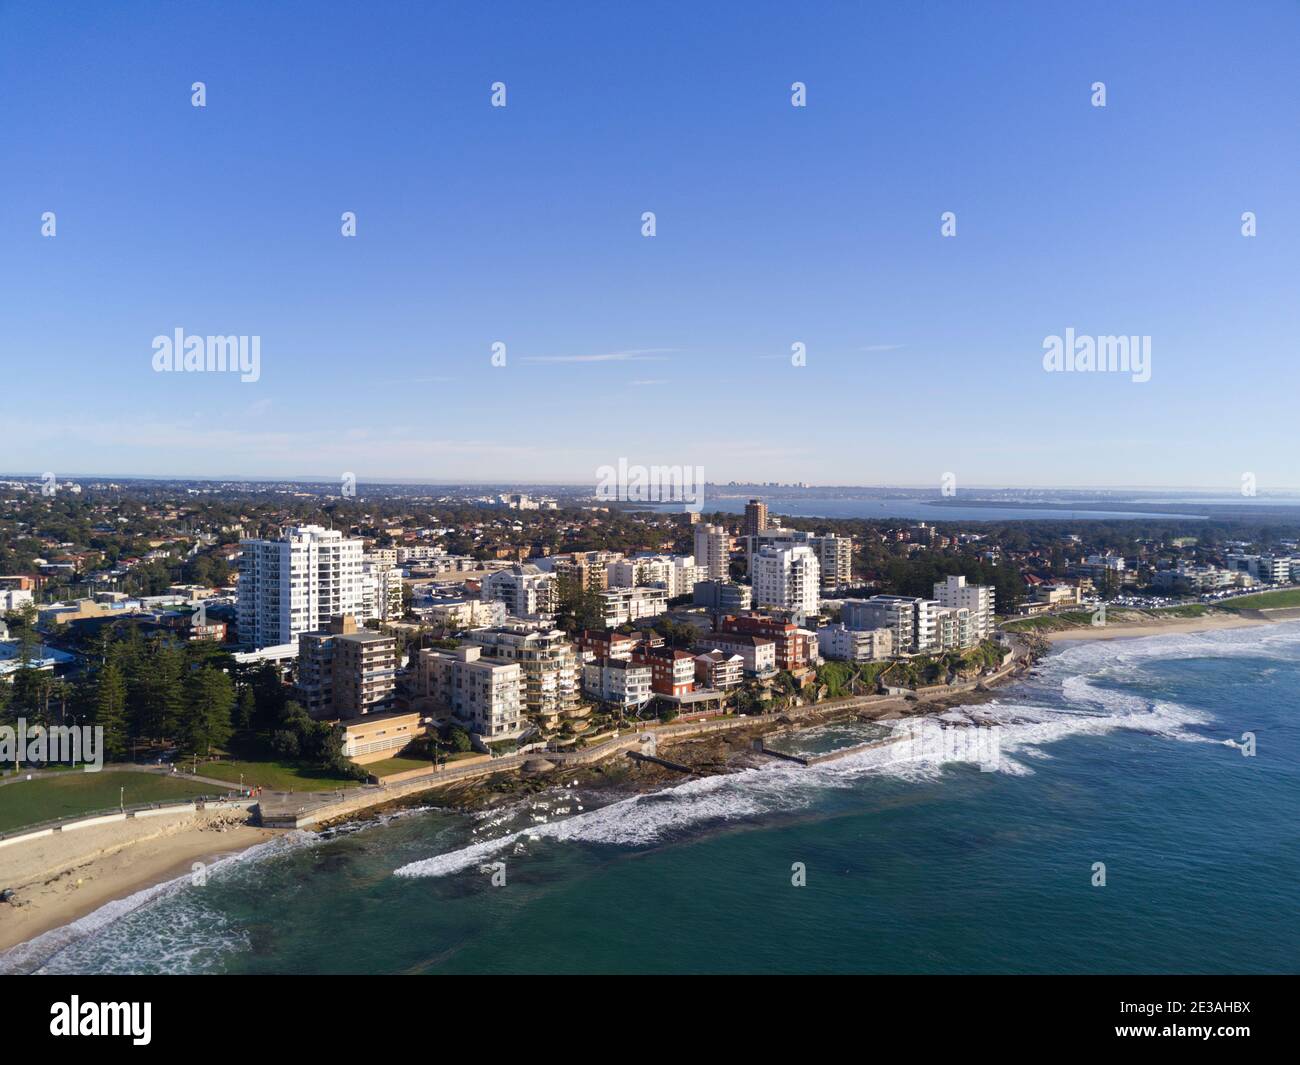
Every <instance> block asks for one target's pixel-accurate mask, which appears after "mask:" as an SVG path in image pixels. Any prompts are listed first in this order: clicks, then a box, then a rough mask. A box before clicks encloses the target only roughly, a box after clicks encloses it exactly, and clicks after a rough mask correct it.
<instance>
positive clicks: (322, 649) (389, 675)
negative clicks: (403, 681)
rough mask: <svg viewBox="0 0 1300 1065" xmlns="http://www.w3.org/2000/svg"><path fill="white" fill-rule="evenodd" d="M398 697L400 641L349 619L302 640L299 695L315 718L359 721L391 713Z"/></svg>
mask: <svg viewBox="0 0 1300 1065" xmlns="http://www.w3.org/2000/svg"><path fill="white" fill-rule="evenodd" d="M396 695H397V641H396V639H395V638H394V637H392V636H387V635H384V634H382V633H378V632H367V631H365V630H359V629H358V628H357V625H356V619H355V618H353V617H351V616H350V615H345V616H343V617H337V618H331V619H330V621H329V624H328V627H327V629H326V630H325V631H324V632H308V633H302V634H300V635H299V637H298V677H297V683H296V684H295V686H294V697H295V698H296V699H297V701H298V703H299V704H300V705H301V706H302V707H303V709H304V710H306V711H307V713H308V714H310V715H311V716H312V717H314V718H318V719H319V718H336V717H337V718H354V717H362V716H364V715H366V714H372V713H384V712H386V711H389V710H392V709H393V707H394V705H395V701H396Z"/></svg>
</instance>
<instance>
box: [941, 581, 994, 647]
mask: <svg viewBox="0 0 1300 1065" xmlns="http://www.w3.org/2000/svg"><path fill="white" fill-rule="evenodd" d="M934 597H935V599H936V600H938V602H939V605H940V606H945V607H965V608H966V609H967V610H969V611H970V617H971V627H972V633H973V635H974V638H975V640H976V641H979V640H987V639H988V638H989V637H990V636H991V635H992V634H993V599H994V592H993V589H992V588H990V587H989V586H988V585H986V584H967V583H966V578H965V577H948V578H946V579H945V580H944V581H943V582H942V583H936V584H935V586H934Z"/></svg>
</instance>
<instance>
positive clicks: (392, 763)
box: [361, 754, 433, 777]
mask: <svg viewBox="0 0 1300 1065" xmlns="http://www.w3.org/2000/svg"><path fill="white" fill-rule="evenodd" d="M361 768H362V769H364V770H365V771H366V772H367V773H374V775H375V776H377V777H389V776H392V775H393V774H394V773H409V772H410V771H411V770H412V769H428V770H431V769H433V762H432V761H431V760H430V759H428V758H411V757H410V756H402V755H400V754H399V755H397V756H395V757H393V758H384V759H381V760H380V761H378V762H367V763H366V764H365V765H363V766H362V767H361Z"/></svg>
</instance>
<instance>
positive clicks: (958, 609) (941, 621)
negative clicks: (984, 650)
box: [930, 606, 980, 653]
mask: <svg viewBox="0 0 1300 1065" xmlns="http://www.w3.org/2000/svg"><path fill="white" fill-rule="evenodd" d="M979 641H980V637H979V636H977V635H976V620H975V616H974V615H973V614H972V613H971V612H970V610H969V609H968V608H967V607H964V606H940V607H936V608H935V610H934V643H933V644H932V645H931V647H930V650H931V651H933V652H936V653H941V652H944V651H961V650H964V649H965V648H967V647H974V646H975V645H976V644H977V643H979Z"/></svg>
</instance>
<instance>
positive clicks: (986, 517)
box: [677, 497, 1201, 524]
mask: <svg viewBox="0 0 1300 1065" xmlns="http://www.w3.org/2000/svg"><path fill="white" fill-rule="evenodd" d="M767 504H768V510H769V511H770V512H771V513H772V514H786V515H789V516H790V517H792V518H879V519H888V518H905V519H908V520H912V521H925V522H929V523H932V524H933V523H935V522H944V521H949V522H951V521H1082V520H1088V519H1094V520H1101V519H1104V520H1111V521H1114V520H1119V519H1122V518H1191V519H1195V518H1198V517H1201V515H1191V514H1157V513H1147V512H1142V511H1130V510H1123V509H1118V507H1119V505H1118V504H1117V509H1115V510H1074V509H1060V510H1057V509H1054V508H1050V507H1006V506H999V505H997V504H996V503H986V504H980V503H972V504H970V505H966V504H958V503H954V504H951V505H949V504H946V503H944V504H939V503H929V502H926V501H924V500H920V499H835V498H827V499H814V498H808V499H803V498H799V499H771V500H768V501H767ZM677 509H680V508H677ZM704 509H705V510H706V511H722V512H723V513H726V514H743V513H744V511H745V500H743V499H733V498H719V499H712V500H711V499H708V498H707V497H706V499H705V501H704Z"/></svg>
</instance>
